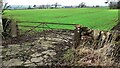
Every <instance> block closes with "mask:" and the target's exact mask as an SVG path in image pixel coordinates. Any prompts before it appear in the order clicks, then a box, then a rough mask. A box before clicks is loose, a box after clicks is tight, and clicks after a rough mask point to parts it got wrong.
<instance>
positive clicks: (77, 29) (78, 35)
mask: <svg viewBox="0 0 120 68" xmlns="http://www.w3.org/2000/svg"><path fill="white" fill-rule="evenodd" d="M80 39H81V26H80V25H76V26H75V30H74V48H77V47H78V45H79V44H80Z"/></svg>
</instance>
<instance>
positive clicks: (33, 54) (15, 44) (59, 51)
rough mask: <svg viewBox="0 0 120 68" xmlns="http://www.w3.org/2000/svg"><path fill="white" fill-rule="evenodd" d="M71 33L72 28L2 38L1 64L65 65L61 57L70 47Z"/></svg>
mask: <svg viewBox="0 0 120 68" xmlns="http://www.w3.org/2000/svg"><path fill="white" fill-rule="evenodd" d="M73 35H74V34H73V31H72V30H47V31H45V33H44V32H33V31H32V32H29V33H27V34H24V35H21V36H19V37H18V38H12V39H4V40H3V46H2V47H1V48H2V58H3V66H21V65H23V66H41V65H53V64H54V65H65V63H63V61H61V57H63V55H64V53H65V52H66V51H67V50H68V49H70V48H71V47H72V45H73V43H72V37H73Z"/></svg>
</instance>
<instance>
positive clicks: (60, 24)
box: [16, 21, 76, 25]
mask: <svg viewBox="0 0 120 68" xmlns="http://www.w3.org/2000/svg"><path fill="white" fill-rule="evenodd" d="M16 22H19V23H22V22H29V23H39V24H40V23H41V24H56V25H76V24H66V23H54V22H31V21H16Z"/></svg>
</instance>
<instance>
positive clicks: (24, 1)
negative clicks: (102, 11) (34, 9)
mask: <svg viewBox="0 0 120 68" xmlns="http://www.w3.org/2000/svg"><path fill="white" fill-rule="evenodd" d="M5 1H6V2H8V3H9V4H10V5H34V4H36V5H40V4H54V3H56V2H58V3H59V4H61V5H78V4H80V3H81V2H85V3H86V5H91V6H92V5H107V4H105V2H106V0H5Z"/></svg>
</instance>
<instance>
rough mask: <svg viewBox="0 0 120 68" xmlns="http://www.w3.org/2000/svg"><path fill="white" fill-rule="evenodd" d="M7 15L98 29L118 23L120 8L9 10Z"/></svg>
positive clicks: (28, 19)
mask: <svg viewBox="0 0 120 68" xmlns="http://www.w3.org/2000/svg"><path fill="white" fill-rule="evenodd" d="M5 16H7V17H10V18H12V19H15V20H19V21H33V22H55V23H68V24H69V23H70V24H80V25H82V26H86V27H89V28H92V29H98V30H110V29H111V28H113V26H115V25H116V24H117V23H118V10H117V9H108V8H67V9H30V10H7V11H6V13H5ZM18 24H19V25H27V26H36V25H38V23H30V22H21V23H20V22H18ZM49 26H50V27H51V28H66V29H73V28H74V27H73V26H64V25H49ZM20 28H21V29H27V28H23V27H20ZM28 29H30V28H28Z"/></svg>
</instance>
